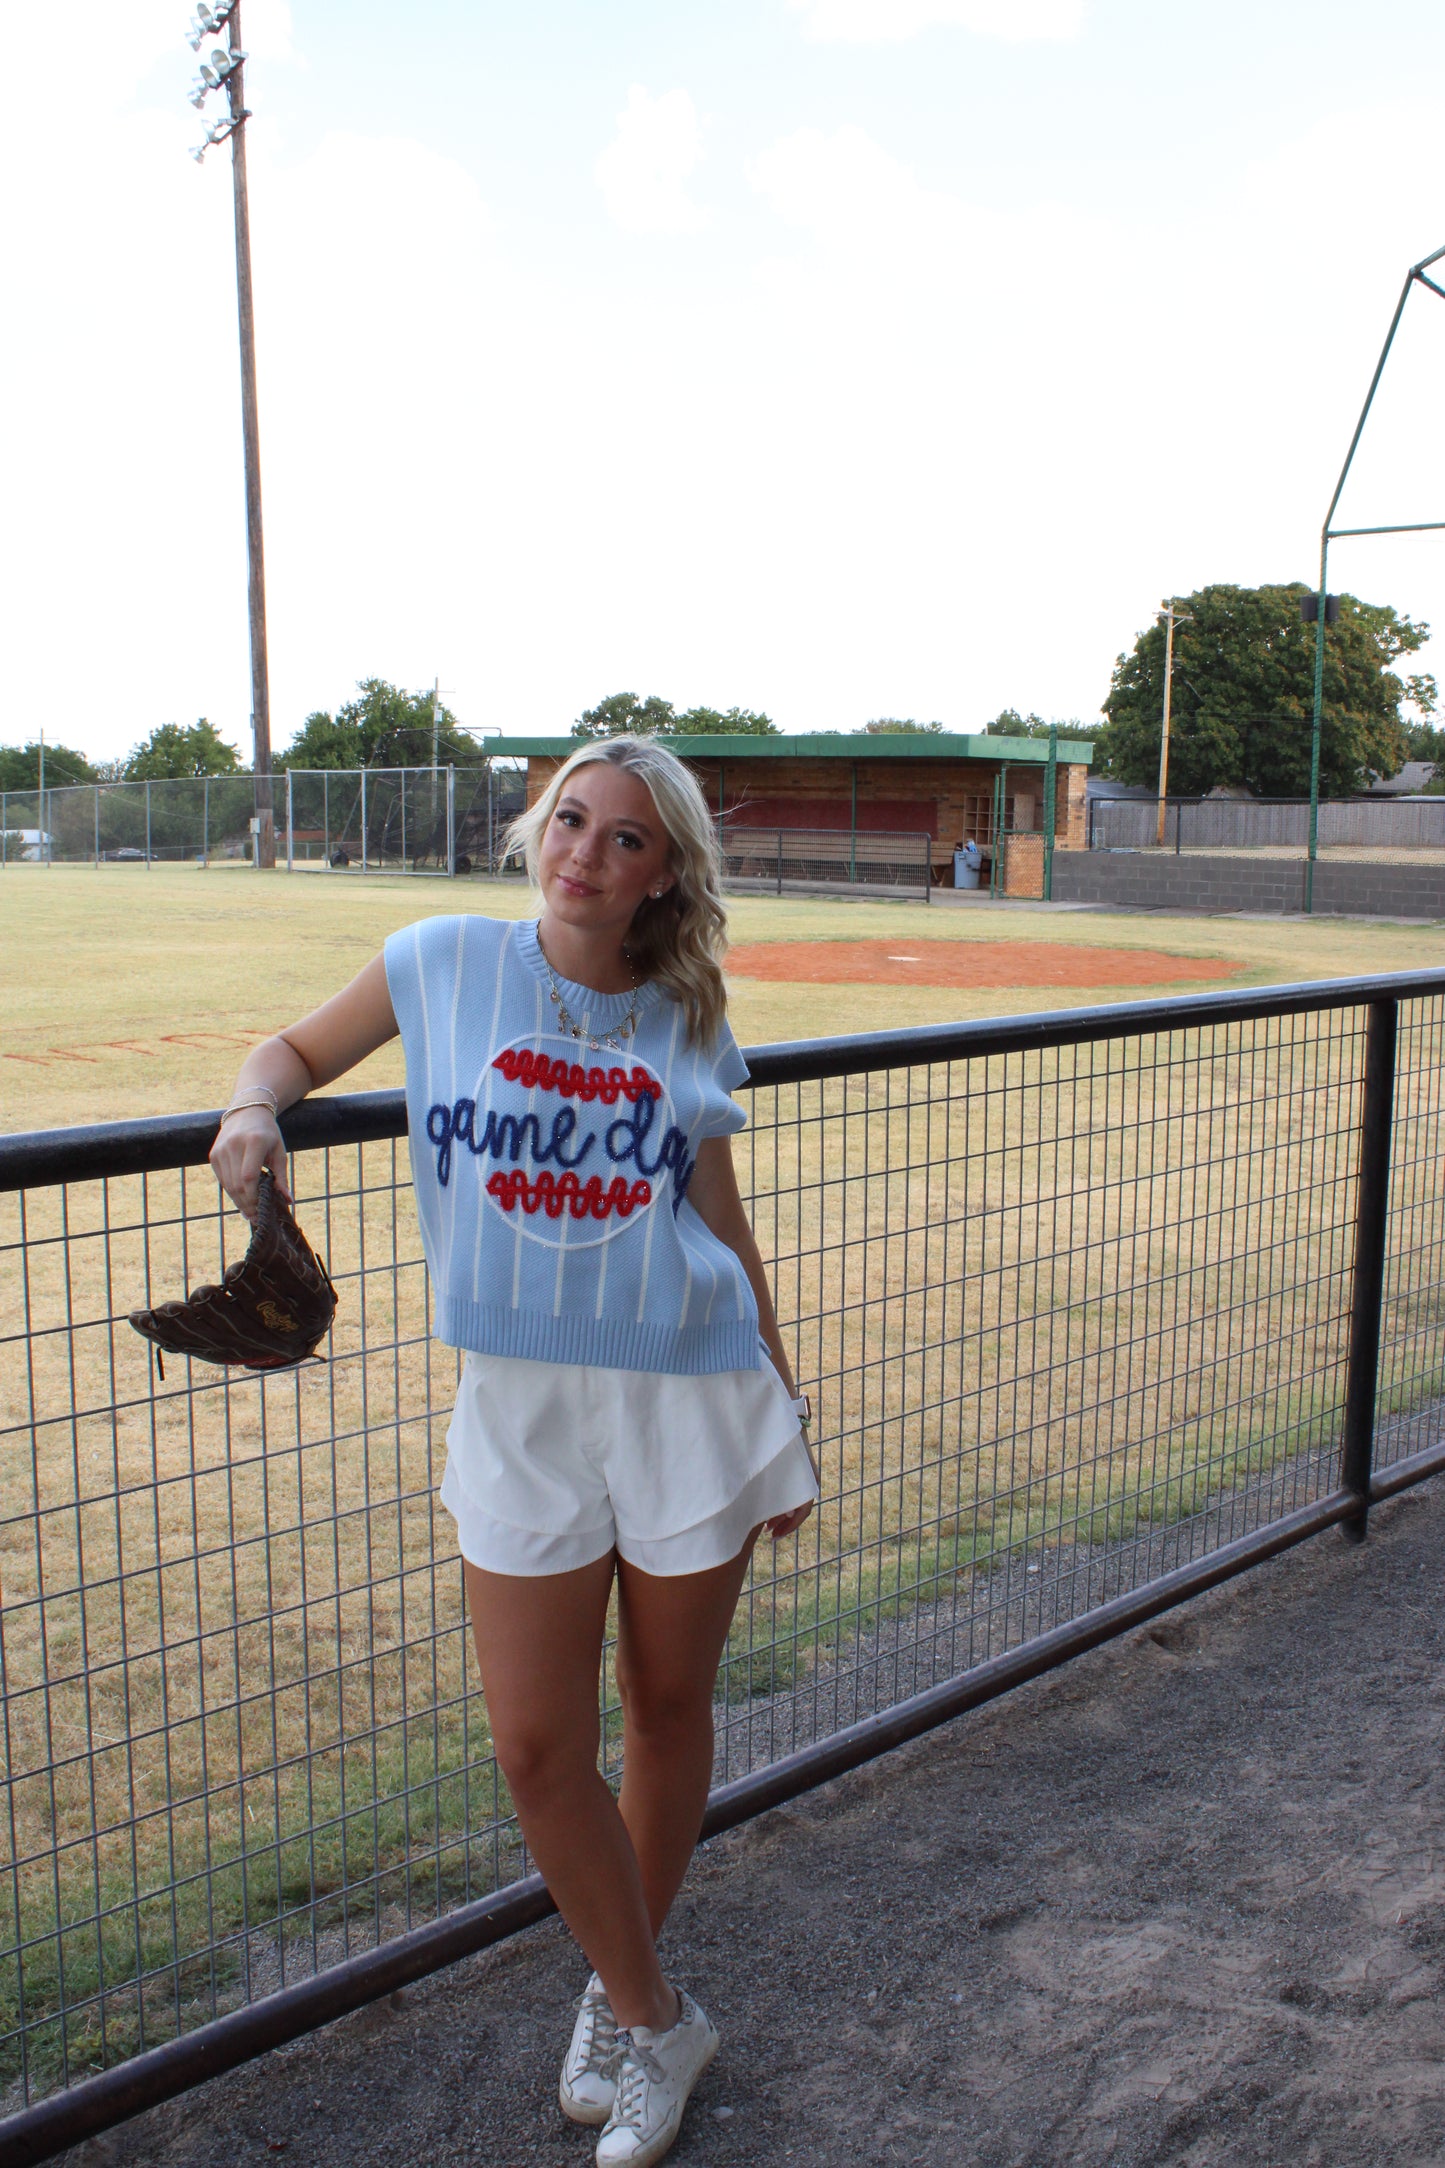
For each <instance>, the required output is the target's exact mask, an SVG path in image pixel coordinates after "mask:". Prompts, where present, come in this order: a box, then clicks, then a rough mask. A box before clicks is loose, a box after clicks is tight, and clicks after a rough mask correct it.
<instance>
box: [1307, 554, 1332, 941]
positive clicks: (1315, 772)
mask: <svg viewBox="0 0 1445 2168" xmlns="http://www.w3.org/2000/svg"><path fill="white" fill-rule="evenodd" d="M1329 551H1330V533H1329V529H1328V527H1327V528H1326V529H1325V531H1324V533H1323V534H1322V535H1321V536H1320V591H1319V595H1318V598H1317V602H1318V610H1319V614H1318V616H1317V617H1316V620H1315V701H1314V720H1313V723H1312V724H1311V727H1310V841H1309V856H1308V857H1307V859H1306V860H1305V910H1306V912H1312V911H1313V910H1314V907H1315V853H1316V851H1317V849H1318V846H1319V830H1320V716H1321V713H1322V711H1323V708H1324V697H1325V586H1326V579H1327V574H1328V566H1329Z"/></svg>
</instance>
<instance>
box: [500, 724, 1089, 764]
mask: <svg viewBox="0 0 1445 2168" xmlns="http://www.w3.org/2000/svg"><path fill="white" fill-rule="evenodd" d="M584 742H585V741H584V740H583V739H580V738H573V737H570V736H569V737H565V738H488V739H487V740H486V747H487V751H488V753H489V754H490V755H492V756H493V757H494V758H497V759H502V760H525V759H527V758H529V757H532V756H535V757H536V758H538V759H541V758H544V757H549V756H550V757H551V758H554V759H555V758H558V757H561V758H563V759H565V758H566V756H567V755H568V754H569V753H575V752H576V750H577V748H578V746H579V745H580V744H583V743H584ZM661 743H662V744H664V745H668V746H670V747H671V748H672V750H673V752H675V753H680V754H681V755H682V756H683V757H684V758H687V757H689V756H691V757H692V758H694V759H698V760H988V761H995V762H997V761H1007V762H1008V764H1009V766H1010V767H1021V766H1024V765H1026V764H1031V765H1033V766H1035V767H1043V766H1045V765H1046V764H1047V761H1048V757H1049V742H1048V739H1047V738H990V737H985V736H983V735H982V734H979V735H978V736H974V735H972V734H968V733H965V732H963V731H953V730H945V731H927V730H919V731H902V730H899V731H887V732H882V731H880V732H879V733H878V734H877V735H876V736H873V735H869V734H868V733H866V732H862V733H860V734H859V735H858V736H857V737H854V736H853V735H852V733H851V732H849V733H848V734H846V735H844V734H842V733H840V734H839V735H838V736H837V737H834V736H832V735H830V734H826V733H821V732H817V731H808V732H799V733H798V734H797V735H795V736H790V735H789V734H788V733H787V732H780V733H779V735H778V736H777V737H775V738H757V737H753V736H752V735H751V734H750V733H748V732H746V731H741V730H740V731H719V732H717V733H716V734H713V735H703V734H699V735H697V736H692V735H691V734H685V735H683V736H680V737H675V738H667V737H664V738H662V740H661ZM1093 752H1094V748H1093V745H1092V744H1091V743H1089V742H1088V741H1087V740H1082V739H1079V738H1060V740H1059V759H1060V760H1061V761H1064V760H1071V761H1082V762H1083V763H1084V765H1085V766H1086V767H1087V766H1088V763H1089V761H1090V760H1091V759H1092V757H1093Z"/></svg>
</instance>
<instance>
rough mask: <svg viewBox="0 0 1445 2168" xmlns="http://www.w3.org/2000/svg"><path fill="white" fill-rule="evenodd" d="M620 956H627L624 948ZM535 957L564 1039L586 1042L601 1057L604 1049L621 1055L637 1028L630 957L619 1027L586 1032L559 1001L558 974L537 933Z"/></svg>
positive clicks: (634, 979)
mask: <svg viewBox="0 0 1445 2168" xmlns="http://www.w3.org/2000/svg"><path fill="white" fill-rule="evenodd" d="M622 953H623V955H624V956H627V951H626V950H625V949H624V950H623V952H622ZM537 954H538V955H539V956H540V957H541V959H542V969H543V970H544V971H545V972H546V974H547V993H548V996H549V998H550V1000H551V1003H552V1006H553V1008H554V1009H555V1010H556V1011H557V1029H558V1030H559V1031H560V1032H561V1033H562V1035H563V1037H564V1038H571V1039H585V1040H586V1041H587V1044H588V1047H589V1048H590V1050H591V1051H592V1053H594V1054H600V1053H601V1052H602V1050H603V1048H604V1047H610V1048H611V1049H612V1051H613V1052H614V1053H616V1054H620V1053H622V1052H623V1051H624V1047H625V1043H626V1041H627V1040H628V1039H630V1038H631V1037H632V1035H633V1033H634V1032H635V1031H636V1029H637V996H638V993H639V992H640V990H641V989H640V984H639V981H638V977H637V973H636V972H635V971H633V970H632V958H631V957H630V956H627V968H628V970H629V971H632V999H631V1001H630V1003H629V1004H628V1009H627V1014H626V1015H625V1016H624V1017H623V1019H622V1021H621V1023H620V1024H614V1025H613V1027H612V1029H611V1031H599V1032H586V1031H584V1030H583V1029H582V1026H581V1025H580V1024H579V1023H577V1022H575V1021H574V1019H573V1015H572V1011H571V1010H570V1009H569V1008H568V1006H567V1004H566V1002H565V1001H564V1000H563V999H562V989H561V987H560V986H559V985H558V984H557V974H556V972H555V971H554V970H553V969H552V966H551V963H550V962H549V961H548V957H547V951H546V950H545V949H544V948H543V946H542V936H541V934H540V933H539V934H538V936H537Z"/></svg>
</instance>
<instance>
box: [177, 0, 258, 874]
mask: <svg viewBox="0 0 1445 2168" xmlns="http://www.w3.org/2000/svg"><path fill="white" fill-rule="evenodd" d="M222 31H227V32H229V36H228V40H227V43H226V45H224V46H217V47H216V48H215V49H214V50H213V51H212V53H211V57H210V61H209V63H208V64H203V65H202V68H201V78H200V81H199V83H198V84H197V85H196V88H195V89H194V90H193V91H192V92H191V103H192V105H194V106H196V107H197V108H199V107H200V106H201V104H202V103H203V101H204V100H205V99H206V98H207V97H208V96H209V95H210V93H211V92H212V91H213V90H219V89H221V88H222V87H223V86H224V88H225V92H226V99H227V104H228V106H229V113H228V116H227V118H226V119H225V120H224V121H220V122H218V123H216V124H215V125H214V126H213V127H211V128H208V129H207V130H206V140H205V142H204V143H203V144H201V146H200V148H199V149H198V150H194V151H192V153H191V156H192V157H193V158H194V159H195V160H196V162H197V163H198V164H199V163H200V161H201V160H202V159H203V158H204V157H205V155H206V152H207V150H208V149H209V148H210V147H211V145H212V144H215V143H224V142H226V141H227V139H229V141H230V145H231V193H232V201H233V207H234V213H235V227H236V314H237V318H238V322H239V329H240V338H241V443H242V450H243V454H244V458H245V466H246V561H247V603H248V614H249V618H250V630H251V731H252V739H253V743H254V755H253V762H252V765H253V767H254V769H255V775H256V814H257V818H258V820H259V822H260V826H259V828H258V830H257V834H256V864H257V865H258V866H260V867H268V866H274V865H275V863H276V816H275V801H274V797H273V791H272V782H271V690H270V677H269V673H268V671H267V667H266V564H265V554H264V550H263V547H262V537H261V425H260V418H259V415H258V411H257V406H256V327H255V317H254V312H253V304H252V294H251V210H250V199H249V197H248V194H247V189H246V122H247V121H248V120H249V119H250V117H251V116H250V113H249V111H248V109H247V106H246V96H245V61H246V54H245V51H244V50H243V48H242V45H241V5H240V0H229V5H227V6H224V7H219V8H211V7H209V6H206V5H205V4H204V0H202V4H201V5H198V6H197V9H196V23H195V28H194V29H193V30H192V31H191V32H190V33H189V35H190V43H191V49H192V51H193V52H199V50H200V47H201V43H202V41H203V40H204V39H205V38H207V37H214V36H217V35H219V34H220V33H221V32H222Z"/></svg>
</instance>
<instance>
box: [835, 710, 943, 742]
mask: <svg viewBox="0 0 1445 2168" xmlns="http://www.w3.org/2000/svg"><path fill="white" fill-rule="evenodd" d="M942 728H943V725H942V723H915V722H913V721H912V720H911V719H910V720H909V721H907V722H905V721H904V720H903V719H902V717H901V716H897V715H875V717H874V718H873V720H872V722H871V723H859V724H858V726H857V728H856V729H855V730H854V731H853V733H852V735H853V736H854V737H855V738H890V737H900V738H901V737H916V736H920V735H921V736H924V737H937V736H938V734H939V732H940V731H941V730H942Z"/></svg>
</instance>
